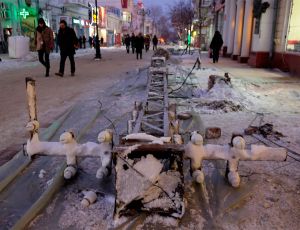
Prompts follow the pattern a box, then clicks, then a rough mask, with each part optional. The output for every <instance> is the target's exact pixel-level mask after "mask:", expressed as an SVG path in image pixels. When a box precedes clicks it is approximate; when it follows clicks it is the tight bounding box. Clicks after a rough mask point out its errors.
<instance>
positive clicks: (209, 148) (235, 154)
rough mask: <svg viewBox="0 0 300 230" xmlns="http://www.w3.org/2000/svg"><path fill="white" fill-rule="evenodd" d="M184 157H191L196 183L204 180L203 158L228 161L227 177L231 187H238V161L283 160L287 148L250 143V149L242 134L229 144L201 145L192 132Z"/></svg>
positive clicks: (200, 140)
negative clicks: (247, 147)
mask: <svg viewBox="0 0 300 230" xmlns="http://www.w3.org/2000/svg"><path fill="white" fill-rule="evenodd" d="M185 157H186V158H189V159H191V169H192V172H193V178H194V179H195V180H196V181H197V182H198V183H202V182H203V181H204V174H203V172H202V162H203V160H226V161H228V169H227V170H228V173H227V175H226V176H227V179H228V181H229V183H230V184H231V185H232V186H233V187H239V185H240V176H239V174H238V164H239V161H285V160H286V158H287V150H286V149H284V148H271V147H266V146H263V145H251V148H250V149H246V142H245V139H244V138H243V137H242V136H233V138H232V141H231V143H230V145H211V144H208V145H203V138H202V136H201V135H200V134H198V133H197V132H193V133H192V136H191V141H190V142H189V143H188V144H187V145H186V146H185Z"/></svg>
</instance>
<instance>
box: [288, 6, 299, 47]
mask: <svg viewBox="0 0 300 230" xmlns="http://www.w3.org/2000/svg"><path fill="white" fill-rule="evenodd" d="M286 49H287V51H292V52H300V1H298V0H297V1H296V0H294V1H293V3H292V8H291V15H290V22H289V31H288V36H287V46H286Z"/></svg>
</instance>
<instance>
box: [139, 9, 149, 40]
mask: <svg viewBox="0 0 300 230" xmlns="http://www.w3.org/2000/svg"><path fill="white" fill-rule="evenodd" d="M138 15H142V16H143V35H144V34H145V16H146V15H150V10H149V9H147V10H145V9H144V8H142V9H139V10H138Z"/></svg>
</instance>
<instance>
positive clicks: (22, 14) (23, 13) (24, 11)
mask: <svg viewBox="0 0 300 230" xmlns="http://www.w3.org/2000/svg"><path fill="white" fill-rule="evenodd" d="M20 15H21V16H22V17H23V18H24V19H26V18H27V16H29V12H28V11H26V10H25V9H24V8H23V9H22V11H20Z"/></svg>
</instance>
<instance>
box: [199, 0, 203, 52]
mask: <svg viewBox="0 0 300 230" xmlns="http://www.w3.org/2000/svg"><path fill="white" fill-rule="evenodd" d="M201 8H202V0H199V6H198V20H199V57H200V58H201V31H202V18H201Z"/></svg>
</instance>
